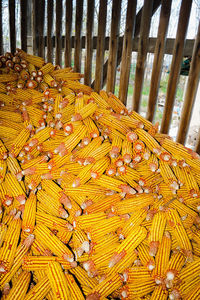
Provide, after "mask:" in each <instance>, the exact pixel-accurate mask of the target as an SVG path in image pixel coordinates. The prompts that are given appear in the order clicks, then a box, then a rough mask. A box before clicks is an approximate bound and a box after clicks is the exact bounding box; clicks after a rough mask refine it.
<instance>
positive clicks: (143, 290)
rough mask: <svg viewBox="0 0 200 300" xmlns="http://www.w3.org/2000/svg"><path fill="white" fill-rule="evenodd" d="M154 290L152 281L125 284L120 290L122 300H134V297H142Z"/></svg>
mask: <svg viewBox="0 0 200 300" xmlns="http://www.w3.org/2000/svg"><path fill="white" fill-rule="evenodd" d="M154 288H155V282H154V280H153V279H149V280H142V281H139V280H138V281H135V282H133V283H128V284H126V285H125V286H124V287H123V288H122V289H121V292H120V294H121V296H122V299H135V297H143V296H145V295H147V294H149V293H150V292H152V291H153V290H154Z"/></svg>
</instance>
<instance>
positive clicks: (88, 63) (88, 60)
mask: <svg viewBox="0 0 200 300" xmlns="http://www.w3.org/2000/svg"><path fill="white" fill-rule="evenodd" d="M94 4H95V0H88V1H87V23H86V43H85V49H86V51H85V70H84V84H87V85H89V86H90V85H91V72H92V54H93V40H92V33H93V27H94Z"/></svg>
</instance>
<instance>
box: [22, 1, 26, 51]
mask: <svg viewBox="0 0 200 300" xmlns="http://www.w3.org/2000/svg"><path fill="white" fill-rule="evenodd" d="M20 23H21V31H20V39H21V48H22V50H24V51H27V0H20Z"/></svg>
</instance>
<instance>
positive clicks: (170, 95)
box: [161, 0, 192, 133]
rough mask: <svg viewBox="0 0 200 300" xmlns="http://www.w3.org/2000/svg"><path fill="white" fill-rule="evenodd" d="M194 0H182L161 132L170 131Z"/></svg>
mask: <svg viewBox="0 0 200 300" xmlns="http://www.w3.org/2000/svg"><path fill="white" fill-rule="evenodd" d="M191 5H192V0H182V4H181V9H180V15H179V21H178V29H177V35H176V41H175V45H174V49H173V59H172V64H171V70H170V74H169V81H168V86H167V94H166V102H165V108H164V113H163V118H162V124H161V132H163V133H168V131H169V126H170V122H171V118H172V111H173V107H174V100H175V96H176V89H177V84H178V80H179V75H180V68H181V62H182V57H183V49H184V44H185V38H186V33H187V28H188V22H189V17H190V11H191Z"/></svg>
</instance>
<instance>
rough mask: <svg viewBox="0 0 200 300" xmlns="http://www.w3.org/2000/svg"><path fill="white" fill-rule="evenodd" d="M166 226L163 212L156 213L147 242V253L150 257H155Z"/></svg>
mask: <svg viewBox="0 0 200 300" xmlns="http://www.w3.org/2000/svg"><path fill="white" fill-rule="evenodd" d="M165 226H166V215H165V213H164V212H158V213H157V214H155V216H154V218H153V222H152V226H151V229H150V235H149V242H150V250H149V253H150V255H151V256H155V254H156V253H157V250H158V247H159V245H160V243H161V240H162V237H163V233H164V230H165Z"/></svg>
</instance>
